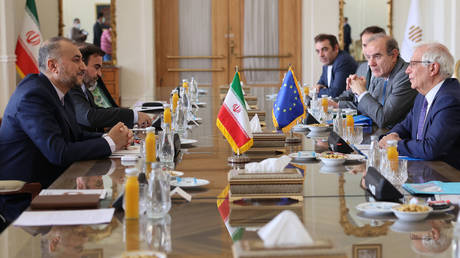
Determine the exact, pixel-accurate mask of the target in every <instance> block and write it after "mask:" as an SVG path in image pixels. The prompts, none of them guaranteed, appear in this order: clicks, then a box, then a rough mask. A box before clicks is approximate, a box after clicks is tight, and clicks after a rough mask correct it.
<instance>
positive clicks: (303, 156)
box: [289, 151, 316, 160]
mask: <svg viewBox="0 0 460 258" xmlns="http://www.w3.org/2000/svg"><path fill="white" fill-rule="evenodd" d="M289 157H291V158H292V159H294V160H311V159H315V158H316V155H315V152H313V151H299V152H293V153H291V154H289Z"/></svg>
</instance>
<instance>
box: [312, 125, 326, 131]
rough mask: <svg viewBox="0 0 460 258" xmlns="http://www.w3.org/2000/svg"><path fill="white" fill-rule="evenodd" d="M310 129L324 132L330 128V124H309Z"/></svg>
mask: <svg viewBox="0 0 460 258" xmlns="http://www.w3.org/2000/svg"><path fill="white" fill-rule="evenodd" d="M307 127H308V129H309V130H310V131H312V132H324V131H327V129H329V126H328V125H327V126H312V125H307Z"/></svg>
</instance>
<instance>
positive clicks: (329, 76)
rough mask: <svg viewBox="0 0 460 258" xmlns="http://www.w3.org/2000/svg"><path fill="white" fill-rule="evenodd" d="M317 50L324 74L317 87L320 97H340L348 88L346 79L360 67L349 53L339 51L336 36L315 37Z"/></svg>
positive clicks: (320, 35)
mask: <svg viewBox="0 0 460 258" xmlns="http://www.w3.org/2000/svg"><path fill="white" fill-rule="evenodd" d="M315 49H316V53H317V54H318V56H319V58H320V61H321V63H323V64H324V65H323V72H322V74H321V77H320V79H319V81H318V83H317V84H316V86H315V89H316V92H318V96H320V97H321V95H328V96H331V97H334V98H335V97H337V96H339V95H340V94H341V93H342V92H343V91H344V90H345V87H346V78H347V77H348V75H350V74H353V73H354V72H355V71H356V68H357V67H358V64H357V63H356V61H355V60H354V59H353V57H351V56H350V55H349V54H348V53H347V52H344V51H340V50H339V44H338V42H337V38H336V37H335V36H334V35H328V34H319V35H318V36H316V37H315Z"/></svg>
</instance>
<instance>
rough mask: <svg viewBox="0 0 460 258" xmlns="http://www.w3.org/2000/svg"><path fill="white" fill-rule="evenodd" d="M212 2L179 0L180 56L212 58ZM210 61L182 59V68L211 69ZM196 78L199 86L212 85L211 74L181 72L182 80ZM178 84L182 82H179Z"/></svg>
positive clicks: (180, 65) (207, 0) (208, 0)
mask: <svg viewBox="0 0 460 258" xmlns="http://www.w3.org/2000/svg"><path fill="white" fill-rule="evenodd" d="M211 25H212V24H211V0H193V1H190V0H179V55H181V56H210V55H212V52H211V51H212V41H211V31H212V26H211ZM211 62H212V61H211V60H210V59H181V60H180V62H179V67H180V68H211V66H212V63H211ZM192 76H193V77H195V79H196V80H197V81H198V84H199V85H210V84H211V82H212V73H210V72H180V75H179V77H180V79H181V80H182V79H188V80H189V81H190V78H191V77H192ZM177 83H178V84H179V83H180V82H177Z"/></svg>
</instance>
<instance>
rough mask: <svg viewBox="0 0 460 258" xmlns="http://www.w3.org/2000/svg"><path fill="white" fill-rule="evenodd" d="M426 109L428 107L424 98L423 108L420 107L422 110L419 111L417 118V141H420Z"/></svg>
mask: <svg viewBox="0 0 460 258" xmlns="http://www.w3.org/2000/svg"><path fill="white" fill-rule="evenodd" d="M427 107H428V101H426V98H423V106H422V109H421V110H420V116H419V118H418V126H417V140H421V139H422V134H423V125H424V124H425V117H426V108H427Z"/></svg>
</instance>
